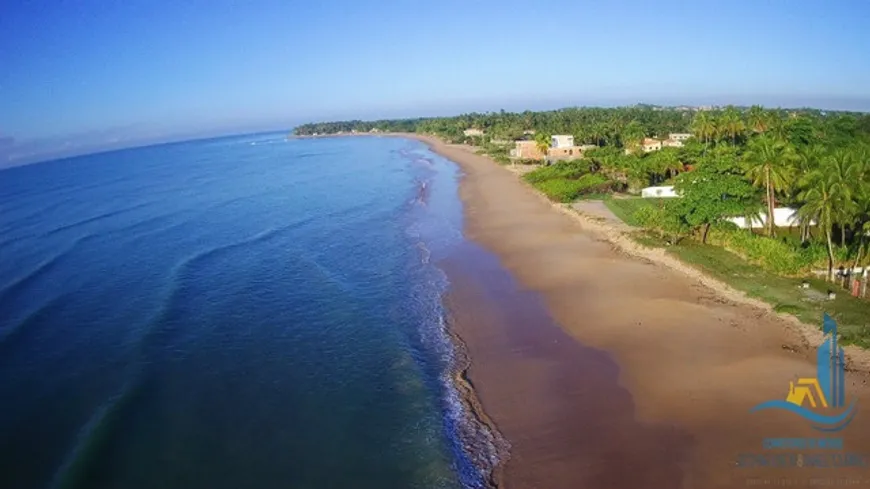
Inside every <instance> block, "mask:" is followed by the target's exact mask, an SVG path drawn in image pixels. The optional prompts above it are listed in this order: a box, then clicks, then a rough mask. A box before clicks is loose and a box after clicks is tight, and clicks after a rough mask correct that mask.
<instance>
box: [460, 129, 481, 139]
mask: <svg viewBox="0 0 870 489" xmlns="http://www.w3.org/2000/svg"><path fill="white" fill-rule="evenodd" d="M462 134H465V137H467V138H468V137H474V136H476V137H481V136H483V129H474V128H472V129H466V130H464V131H462Z"/></svg>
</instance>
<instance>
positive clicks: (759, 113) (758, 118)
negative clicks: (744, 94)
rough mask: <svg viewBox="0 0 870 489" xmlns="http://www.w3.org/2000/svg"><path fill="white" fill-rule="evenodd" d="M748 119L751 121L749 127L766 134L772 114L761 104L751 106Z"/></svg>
mask: <svg viewBox="0 0 870 489" xmlns="http://www.w3.org/2000/svg"><path fill="white" fill-rule="evenodd" d="M746 119H747V122H748V123H749V128H750V129H752V130H753V131H754V132H757V133H759V134H764V132H765V131H767V129H768V128H769V127H770V115H769V114H768V113H767V111H765V110H764V108H763V107H762V106H760V105H753V106H752V107H750V108H749V113H748V114H747V117H746Z"/></svg>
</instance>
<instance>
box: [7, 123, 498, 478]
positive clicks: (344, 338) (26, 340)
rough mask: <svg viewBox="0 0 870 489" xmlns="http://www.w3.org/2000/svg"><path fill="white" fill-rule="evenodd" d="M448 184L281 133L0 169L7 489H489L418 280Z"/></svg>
mask: <svg viewBox="0 0 870 489" xmlns="http://www.w3.org/2000/svg"><path fill="white" fill-rule="evenodd" d="M456 179H457V170H456V167H455V166H454V165H453V164H452V163H450V162H448V161H446V160H443V159H441V158H440V157H438V156H436V155H434V154H432V153H431V152H429V151H428V150H427V149H426V148H425V147H424V146H423V145H422V144H421V143H418V142H415V141H409V140H403V139H396V138H368V137H367V138H337V139H313V140H290V141H288V140H285V138H284V137H283V135H280V134H278V135H276V134H260V135H251V136H242V137H232V138H222V139H214V140H207V141H195V142H187V143H179V144H171V145H162V146H153V147H148V148H139V149H132V150H125V151H117V152H112V153H104V154H99V155H90V156H85V157H78V158H72V159H68V160H63V161H55V162H48V163H41V164H37V165H31V166H26V167H21V168H14V169H9V170H5V171H2V172H0V187H2V189H3V191H2V197H0V199H2V200H0V257H2V260H0V311H2V313H0V374H2V376H0V400H2V407H0V487H3V488H37V487H81V488H116V487H123V488H130V489H132V488H149V489H150V488H155V487H167V488H171V487H179V488H209V489H213V488H238V487H258V488H272V487H274V488H279V487H280V488H288V487H292V488H323V487H354V488H360V487H372V488H375V487H376V488H390V487H396V488H415V487H420V488H424V487H425V488H455V487H477V486H480V485H482V480H483V479H482V477H483V474H484V472H485V468H483V467H477V466H475V465H474V464H473V463H472V462H471V461H470V460H471V457H470V455H469V454H468V453H467V452H466V450H465V449H464V448H463V442H462V441H461V440H463V439H466V440H467V438H468V437H474V436H477V437H480V436H484V437H485V435H486V433H485V431H480V430H481V429H482V428H480V427H478V426H474V425H473V423H471V422H470V421H468V418H467V417H466V416H465V415H464V413H463V412H462V409H461V407H460V403H458V402H457V399H456V393H455V391H454V390H453V389H452V386H451V384H450V381H449V378H450V375H449V373H450V369H451V366H452V362H453V354H452V349H451V346H450V343H449V341H448V340H447V337H446V334H445V331H444V324H443V319H442V317H443V316H442V311H441V301H440V298H441V294H442V293H443V292H444V291H445V289H446V286H447V282H446V279H445V277H444V274H443V273H442V272H441V271H440V270H439V269H438V268H437V267H436V266H435V265H434V263H436V262H437V260H438V259H440V258H441V257H444V256H446V255H448V254H449V253H450V251H451V250H452V249H453V248H454V247H455V246H457V245H458V244H459V243H461V241H462V235H461V224H462V222H461V220H462V217H461V204H460V203H459V200H458V198H457V196H456ZM477 455H479V454H477ZM484 458H485V457H484Z"/></svg>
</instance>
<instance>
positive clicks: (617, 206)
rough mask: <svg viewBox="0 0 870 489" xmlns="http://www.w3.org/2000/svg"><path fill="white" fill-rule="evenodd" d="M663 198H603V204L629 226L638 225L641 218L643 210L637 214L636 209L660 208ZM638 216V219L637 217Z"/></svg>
mask: <svg viewBox="0 0 870 489" xmlns="http://www.w3.org/2000/svg"><path fill="white" fill-rule="evenodd" d="M664 202H665V199H640V198H630V199H613V198H611V199H604V205H606V206H607V208H608V209H610V211H611V212H613V213H614V214H616V217H618V218H620V219H622V221H623V222H625V223H626V224H628V225H629V226H635V227H640V226H641V220H642V219H643V212H647V211H641V212H640V215H638V211H640V210H641V209H644V208H661V207H662V206H663V205H664ZM639 218H640V219H639Z"/></svg>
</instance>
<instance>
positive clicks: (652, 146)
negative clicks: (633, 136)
mask: <svg viewBox="0 0 870 489" xmlns="http://www.w3.org/2000/svg"><path fill="white" fill-rule="evenodd" d="M640 148H641V149H642V150H643V152H644V153H649V152H650V151H658V150H660V149H662V142H661V141H659V140H658V139H653V138H643V142H642V143H641V144H640Z"/></svg>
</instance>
